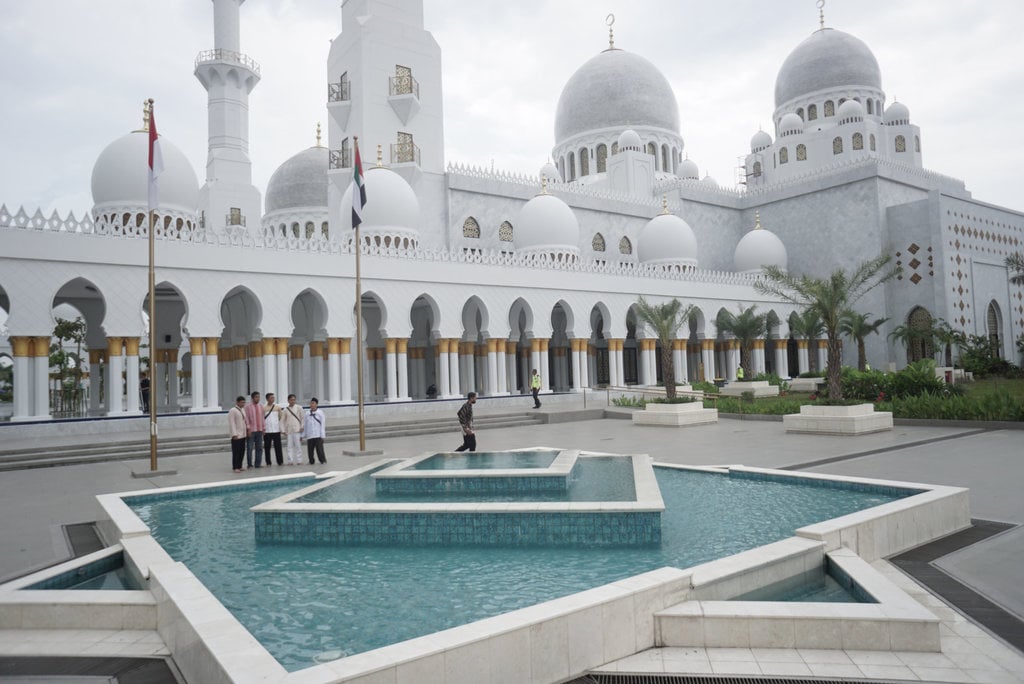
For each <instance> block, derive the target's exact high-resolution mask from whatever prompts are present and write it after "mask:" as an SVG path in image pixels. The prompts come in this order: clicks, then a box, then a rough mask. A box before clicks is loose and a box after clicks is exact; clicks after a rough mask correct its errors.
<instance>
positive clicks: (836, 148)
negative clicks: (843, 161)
mask: <svg viewBox="0 0 1024 684" xmlns="http://www.w3.org/2000/svg"><path fill="white" fill-rule="evenodd" d="M842 153H843V139H842V138H841V137H839V136H838V135H837V136H836V137H834V138H832V154H842Z"/></svg>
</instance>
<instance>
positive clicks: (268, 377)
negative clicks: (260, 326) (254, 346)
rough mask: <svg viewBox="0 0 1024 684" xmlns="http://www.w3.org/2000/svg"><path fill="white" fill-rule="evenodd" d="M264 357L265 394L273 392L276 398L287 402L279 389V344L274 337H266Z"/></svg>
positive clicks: (263, 383)
mask: <svg viewBox="0 0 1024 684" xmlns="http://www.w3.org/2000/svg"><path fill="white" fill-rule="evenodd" d="M261 344H262V346H263V357H262V361H261V363H260V365H261V366H263V376H262V379H263V382H262V384H261V385H260V386H261V387H262V389H261V391H262V392H263V396H264V397H266V396H267V394H268V393H270V394H273V395H274V398H275V399H276V400H278V401H280V402H281V403H285V397H283V396H281V391H280V390H279V389H278V383H277V356H276V354H275V352H276V351H277V344H276V343H275V342H274V338H273V337H264V338H263V342H262V343H261Z"/></svg>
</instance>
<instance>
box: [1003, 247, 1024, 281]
mask: <svg viewBox="0 0 1024 684" xmlns="http://www.w3.org/2000/svg"><path fill="white" fill-rule="evenodd" d="M1006 268H1008V269H1010V270H1011V271H1013V273H1012V274H1011V275H1010V282H1011V283H1013V284H1014V285H1024V252H1014V253H1013V254H1011V255H1009V256H1008V257H1006Z"/></svg>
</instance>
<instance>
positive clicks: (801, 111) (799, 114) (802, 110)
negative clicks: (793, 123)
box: [796, 107, 804, 119]
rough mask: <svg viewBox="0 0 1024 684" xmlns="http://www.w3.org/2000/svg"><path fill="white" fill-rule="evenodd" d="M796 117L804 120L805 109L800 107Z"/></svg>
mask: <svg viewBox="0 0 1024 684" xmlns="http://www.w3.org/2000/svg"><path fill="white" fill-rule="evenodd" d="M796 115H797V116H799V117H800V118H801V119H803V118H804V108H803V107H800V108H799V109H797V110H796Z"/></svg>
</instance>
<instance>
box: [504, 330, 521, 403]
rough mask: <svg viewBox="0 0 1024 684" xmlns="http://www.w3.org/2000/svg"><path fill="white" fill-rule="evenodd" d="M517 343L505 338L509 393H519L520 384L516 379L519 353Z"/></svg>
mask: <svg viewBox="0 0 1024 684" xmlns="http://www.w3.org/2000/svg"><path fill="white" fill-rule="evenodd" d="M516 349H517V347H516V343H515V342H510V341H508V340H505V388H506V389H507V390H508V393H509V394H518V393H519V385H518V383H517V381H516V363H517V362H518V361H519V355H518V354H517V353H516Z"/></svg>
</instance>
